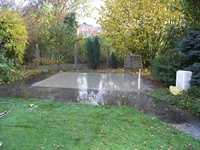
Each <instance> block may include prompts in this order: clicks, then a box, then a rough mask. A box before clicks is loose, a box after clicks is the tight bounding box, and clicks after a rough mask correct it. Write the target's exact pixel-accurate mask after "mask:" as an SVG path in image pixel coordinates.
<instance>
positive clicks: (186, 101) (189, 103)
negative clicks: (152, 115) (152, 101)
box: [149, 86, 200, 116]
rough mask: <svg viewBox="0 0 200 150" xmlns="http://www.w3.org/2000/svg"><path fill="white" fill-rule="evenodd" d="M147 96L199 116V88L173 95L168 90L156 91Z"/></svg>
mask: <svg viewBox="0 0 200 150" xmlns="http://www.w3.org/2000/svg"><path fill="white" fill-rule="evenodd" d="M149 96H151V97H153V98H156V99H157V100H163V101H170V102H171V103H172V104H173V105H175V106H178V107H181V108H183V109H188V110H190V111H191V112H192V113H193V114H195V115H197V116H200V87H196V86H193V87H191V88H190V89H189V90H188V91H187V92H183V93H182V94H179V95H173V94H171V93H170V91H169V89H168V88H163V89H158V90H155V91H153V92H151V93H149Z"/></svg>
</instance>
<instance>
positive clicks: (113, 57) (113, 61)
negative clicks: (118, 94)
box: [110, 52, 117, 69]
mask: <svg viewBox="0 0 200 150" xmlns="http://www.w3.org/2000/svg"><path fill="white" fill-rule="evenodd" d="M110 61H111V67H112V68H114V69H116V68H117V57H116V54H115V53H114V52H112V53H111V60H110Z"/></svg>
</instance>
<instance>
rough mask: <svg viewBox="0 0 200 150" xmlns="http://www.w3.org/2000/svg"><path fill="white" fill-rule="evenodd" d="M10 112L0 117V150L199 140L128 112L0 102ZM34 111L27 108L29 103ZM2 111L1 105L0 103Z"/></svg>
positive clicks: (135, 148)
mask: <svg viewBox="0 0 200 150" xmlns="http://www.w3.org/2000/svg"><path fill="white" fill-rule="evenodd" d="M0 101H11V102H13V103H14V104H15V108H14V110H13V111H12V112H10V113H9V114H8V115H6V116H5V117H2V118H0V141H2V142H3V145H2V146H1V147H0V149H1V150H40V149H44V150H57V149H59V150H60V149H63V150H67V149H70V150H74V149H77V150H79V149H80V150H84V149H85V150H88V149H92V150H100V149H102V150H104V149H113V150H116V149H119V150H125V149H130V150H144V149H150V150H156V149H158V150H160V149H163V150H176V149H177V150H183V149H188V150H191V149H196V150H199V149H200V141H198V140H195V139H193V138H192V137H190V136H188V135H186V134H185V133H181V132H179V131H177V130H176V129H174V128H171V127H169V126H167V125H165V124H163V123H161V122H160V121H156V120H152V119H151V118H149V117H148V116H146V115H142V114H141V113H139V112H138V111H136V110H134V109H133V108H128V107H114V106H89V105H69V104H66V103H56V102H41V101H26V100H19V99H0ZM32 103H34V104H35V105H38V107H37V108H36V109H34V110H32V111H31V110H29V104H32ZM0 107H1V109H0V110H1V111H2V110H3V107H4V106H2V104H1V105H0Z"/></svg>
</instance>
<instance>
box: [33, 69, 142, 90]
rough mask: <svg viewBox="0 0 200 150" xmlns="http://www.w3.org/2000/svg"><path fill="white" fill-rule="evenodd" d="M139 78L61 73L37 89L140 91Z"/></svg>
mask: <svg viewBox="0 0 200 150" xmlns="http://www.w3.org/2000/svg"><path fill="white" fill-rule="evenodd" d="M137 81H138V79H137V76H132V75H129V74H98V73H66V72H61V73H58V74H56V75H54V76H52V77H49V78H47V79H45V80H43V81H40V82H37V83H35V84H33V85H32V86H35V87H52V88H68V89H79V90H87V89H93V90H99V91H126V92H136V91H138V82H137Z"/></svg>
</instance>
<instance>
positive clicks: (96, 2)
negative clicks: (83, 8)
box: [15, 0, 103, 26]
mask: <svg viewBox="0 0 200 150" xmlns="http://www.w3.org/2000/svg"><path fill="white" fill-rule="evenodd" d="M15 1H16V2H17V3H20V2H21V1H24V0H15ZM102 4H103V2H102V0H93V2H92V5H93V6H95V7H96V8H100V6H101V5H102ZM98 17H99V14H98V11H97V10H94V12H93V14H92V16H91V17H85V18H80V19H79V20H78V21H79V23H80V24H82V23H83V22H85V23H87V24H91V25H94V26H99V25H98V24H97V23H96V20H97V18H98Z"/></svg>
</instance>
